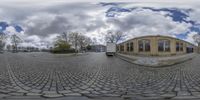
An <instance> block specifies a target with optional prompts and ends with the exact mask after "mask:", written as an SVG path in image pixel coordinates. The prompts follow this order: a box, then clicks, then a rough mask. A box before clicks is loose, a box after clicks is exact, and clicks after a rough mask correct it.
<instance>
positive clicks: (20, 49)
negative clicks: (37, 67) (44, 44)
mask: <svg viewBox="0 0 200 100" xmlns="http://www.w3.org/2000/svg"><path fill="white" fill-rule="evenodd" d="M6 48H7V51H10V52H12V51H14V45H7V47H6ZM17 51H18V52H38V51H40V50H39V48H36V47H32V46H27V47H25V46H18V47H17Z"/></svg>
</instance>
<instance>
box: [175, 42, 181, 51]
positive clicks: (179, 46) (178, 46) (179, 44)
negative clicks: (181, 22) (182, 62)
mask: <svg viewBox="0 0 200 100" xmlns="http://www.w3.org/2000/svg"><path fill="white" fill-rule="evenodd" d="M176 51H178V52H179V51H183V43H180V42H176Z"/></svg>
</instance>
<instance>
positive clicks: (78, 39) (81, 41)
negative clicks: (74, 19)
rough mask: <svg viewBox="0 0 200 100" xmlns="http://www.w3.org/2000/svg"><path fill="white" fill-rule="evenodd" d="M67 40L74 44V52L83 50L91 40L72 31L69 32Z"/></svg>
mask: <svg viewBox="0 0 200 100" xmlns="http://www.w3.org/2000/svg"><path fill="white" fill-rule="evenodd" d="M69 42H70V43H71V44H72V45H73V46H74V48H75V50H76V52H78V50H81V51H82V50H83V49H84V48H86V47H87V46H88V45H90V44H91V43H92V40H91V39H90V38H89V37H87V36H85V35H83V34H81V33H78V32H72V33H70V34H69Z"/></svg>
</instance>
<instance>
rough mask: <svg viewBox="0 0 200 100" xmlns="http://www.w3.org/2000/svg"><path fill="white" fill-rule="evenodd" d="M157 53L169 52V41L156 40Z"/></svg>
mask: <svg viewBox="0 0 200 100" xmlns="http://www.w3.org/2000/svg"><path fill="white" fill-rule="evenodd" d="M158 51H159V52H169V51H170V41H169V40H158Z"/></svg>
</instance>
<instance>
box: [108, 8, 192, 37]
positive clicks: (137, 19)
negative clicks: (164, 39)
mask: <svg viewBox="0 0 200 100" xmlns="http://www.w3.org/2000/svg"><path fill="white" fill-rule="evenodd" d="M108 23H110V24H111V25H114V28H115V29H116V30H121V31H122V32H126V33H127V34H129V37H130V38H131V37H138V36H142V35H155V34H159V35H169V36H173V35H175V34H181V33H185V32H187V31H188V28H189V27H190V26H191V24H189V23H185V22H182V23H179V22H174V21H173V20H172V18H171V17H165V16H163V15H162V13H160V12H153V11H151V10H141V9H140V10H135V11H133V12H131V13H123V15H121V16H118V17H117V18H110V19H108Z"/></svg>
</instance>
